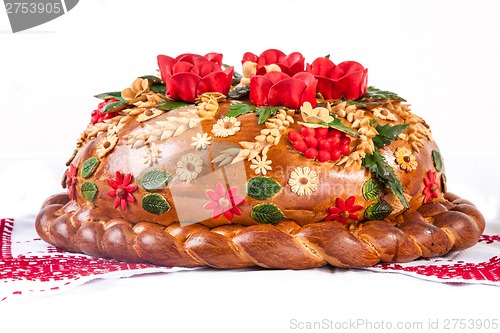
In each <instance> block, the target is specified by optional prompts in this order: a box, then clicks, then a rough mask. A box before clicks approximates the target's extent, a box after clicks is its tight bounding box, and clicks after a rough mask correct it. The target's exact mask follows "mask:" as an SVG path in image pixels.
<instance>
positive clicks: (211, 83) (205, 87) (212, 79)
mask: <svg viewBox="0 0 500 333" xmlns="http://www.w3.org/2000/svg"><path fill="white" fill-rule="evenodd" d="M226 78H227V75H226V74H225V73H224V72H214V73H210V74H208V75H206V76H204V77H202V78H201V80H200V82H199V83H198V86H197V87H196V96H198V95H201V94H203V93H206V92H220V93H222V94H227V91H226V92H224V86H225V85H226Z"/></svg>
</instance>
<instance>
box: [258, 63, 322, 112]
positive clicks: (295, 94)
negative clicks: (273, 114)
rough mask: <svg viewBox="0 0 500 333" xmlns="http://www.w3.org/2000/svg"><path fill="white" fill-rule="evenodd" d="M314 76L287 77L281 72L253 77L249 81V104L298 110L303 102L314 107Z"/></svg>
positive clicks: (303, 73) (299, 74) (308, 74)
mask: <svg viewBox="0 0 500 333" xmlns="http://www.w3.org/2000/svg"><path fill="white" fill-rule="evenodd" d="M317 82H318V81H317V80H316V79H315V78H314V75H312V74H310V73H306V72H302V73H297V74H295V75H294V76H289V75H287V74H285V73H283V72H270V73H267V74H265V75H254V76H252V77H251V79H250V102H252V103H254V104H256V105H259V106H264V105H265V106H286V107H289V108H291V109H298V108H300V106H302V104H304V102H309V103H311V105H312V106H313V107H315V106H316V85H317Z"/></svg>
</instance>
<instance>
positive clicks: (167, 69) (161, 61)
mask: <svg viewBox="0 0 500 333" xmlns="http://www.w3.org/2000/svg"><path fill="white" fill-rule="evenodd" d="M156 59H157V60H158V68H159V69H160V74H161V79H162V80H163V81H166V80H167V77H170V76H171V75H172V67H174V65H175V63H176V60H175V59H173V58H171V57H169V56H166V55H162V54H160V55H159V56H158V57H156Z"/></svg>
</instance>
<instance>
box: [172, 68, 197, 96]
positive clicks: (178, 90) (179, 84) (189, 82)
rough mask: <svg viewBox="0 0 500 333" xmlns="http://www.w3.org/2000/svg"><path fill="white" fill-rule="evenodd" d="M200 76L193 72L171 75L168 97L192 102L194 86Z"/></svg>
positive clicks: (194, 92)
mask: <svg viewBox="0 0 500 333" xmlns="http://www.w3.org/2000/svg"><path fill="white" fill-rule="evenodd" d="M200 80H201V78H200V77H199V76H198V75H196V74H193V73H179V74H175V75H173V76H172V79H171V86H170V94H169V97H170V98H172V99H174V100H182V101H185V102H194V100H195V98H196V86H197V85H198V82H200Z"/></svg>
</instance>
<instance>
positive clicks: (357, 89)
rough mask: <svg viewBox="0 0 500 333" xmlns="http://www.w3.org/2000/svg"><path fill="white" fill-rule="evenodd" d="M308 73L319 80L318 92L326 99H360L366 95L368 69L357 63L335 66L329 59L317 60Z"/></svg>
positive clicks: (307, 66) (347, 62)
mask: <svg viewBox="0 0 500 333" xmlns="http://www.w3.org/2000/svg"><path fill="white" fill-rule="evenodd" d="M306 71H307V72H309V73H312V74H314V76H315V77H316V78H317V79H318V90H317V91H318V92H319V93H320V94H321V95H323V97H324V98H325V99H339V98H342V97H343V98H345V99H350V100H353V99H358V98H360V97H361V96H363V95H364V94H365V93H366V88H367V84H368V69H366V68H364V67H363V66H362V65H361V64H360V63H358V62H355V61H345V62H341V63H340V64H338V65H335V64H334V63H333V62H332V61H331V60H330V59H328V58H324V57H323V58H317V59H316V60H314V61H313V63H312V64H311V65H309V64H307V65H306Z"/></svg>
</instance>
